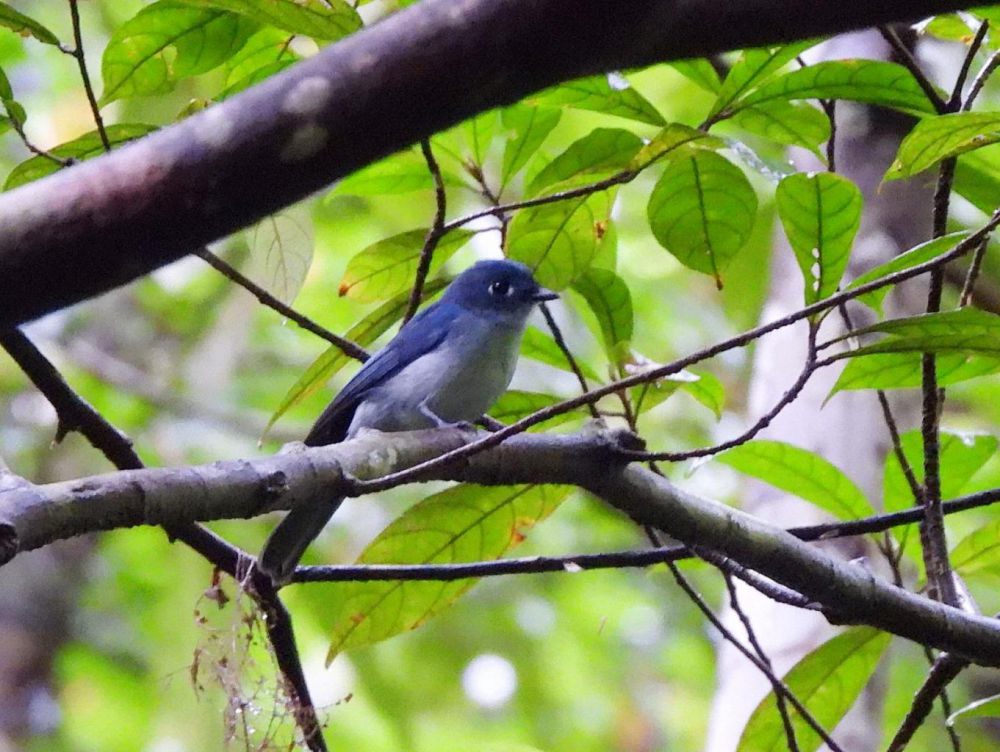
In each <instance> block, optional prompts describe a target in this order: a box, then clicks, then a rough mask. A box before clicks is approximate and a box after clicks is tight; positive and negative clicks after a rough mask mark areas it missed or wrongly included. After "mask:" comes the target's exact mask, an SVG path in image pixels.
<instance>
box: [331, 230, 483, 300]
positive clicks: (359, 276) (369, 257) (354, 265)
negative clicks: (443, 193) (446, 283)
mask: <svg viewBox="0 0 1000 752" xmlns="http://www.w3.org/2000/svg"><path fill="white" fill-rule="evenodd" d="M472 235H473V233H472V232H471V231H469V230H462V229H458V230H453V231H452V232H449V233H448V234H447V235H445V236H444V237H443V238H441V240H440V241H439V242H438V244H437V247H436V248H435V249H434V257H433V259H432V261H431V267H430V271H431V272H432V273H433V272H434V271H436V270H437V269H439V268H440V267H441V265H442V264H443V263H444V262H445V261H447V260H448V259H449V258H451V256H452V255H453V254H454V253H455V251H457V250H458V249H459V248H461V247H462V246H463V245H465V243H466V242H467V241H468V239H469V238H471V237H472ZM426 237H427V230H410V231H409V232H403V233H400V234H399V235H393V236H392V237H389V238H384V239H383V240H379V241H378V242H377V243H372V244H371V245H370V246H368V247H367V248H365V249H364V250H362V251H360V252H359V253H357V254H356V255H355V256H354V257H353V258H351V260H350V261H348V262H347V268H346V269H345V270H344V277H343V279H341V281H340V287H339V288H338V292H339V293H340V295H346V296H347V297H349V298H353V299H354V300H360V301H363V302H371V301H375V300H386V299H387V298H391V297H392V296H393V295H398V294H400V293H403V292H405V291H406V290H408V289H409V287H410V285H411V284H412V283H413V277H414V275H415V274H416V272H417V267H418V266H419V264H420V253H421V251H422V250H423V247H424V241H425V239H426Z"/></svg>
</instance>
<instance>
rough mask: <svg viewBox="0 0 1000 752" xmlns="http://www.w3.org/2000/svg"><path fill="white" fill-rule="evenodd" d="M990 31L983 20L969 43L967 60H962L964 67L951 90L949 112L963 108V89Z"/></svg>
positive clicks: (987, 23) (988, 24)
mask: <svg viewBox="0 0 1000 752" xmlns="http://www.w3.org/2000/svg"><path fill="white" fill-rule="evenodd" d="M989 30H990V22H989V21H988V20H985V19H984V20H983V22H982V23H981V24H979V28H978V29H977V30H976V35H975V36H974V37H973V38H972V42H970V43H969V49H968V51H966V53H965V59H964V60H962V67H961V68H959V70H958V75H957V76H956V77H955V86H954V87H953V88H952V90H951V98H950V99H949V100H948V112H958V111H959V110H960V109H961V108H962V89H964V88H965V81H966V79H967V78H968V77H969V70H970V69H971V68H972V61H973V60H975V59H976V55H977V54H978V53H979V48H980V47H982V46H983V40H985V39H986V33H987V32H988V31H989Z"/></svg>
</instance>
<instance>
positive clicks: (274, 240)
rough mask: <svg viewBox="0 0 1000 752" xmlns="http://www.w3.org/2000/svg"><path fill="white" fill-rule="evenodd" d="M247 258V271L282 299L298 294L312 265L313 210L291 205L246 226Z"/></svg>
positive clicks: (251, 276)
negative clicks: (251, 225) (248, 226)
mask: <svg viewBox="0 0 1000 752" xmlns="http://www.w3.org/2000/svg"><path fill="white" fill-rule="evenodd" d="M246 237H247V245H248V246H249V248H250V258H249V262H248V264H247V269H246V275H247V276H248V277H250V279H252V280H253V281H254V282H256V283H257V284H258V285H260V286H261V287H263V288H264V289H265V290H267V291H268V292H269V293H271V294H272V295H274V296H275V297H276V298H278V300H280V301H282V302H283V303H291V302H292V301H293V300H295V296H296V295H298V294H299V290H301V289H302V285H303V283H304V282H305V281H306V275H308V274H309V267H310V266H312V259H313V250H314V246H315V237H314V231H313V220H312V212H311V211H310V209H309V208H308V207H307V206H304V205H301V204H299V205H296V206H290V207H288V208H286V209H284V210H283V211H281V212H279V213H278V214H273V215H271V216H270V217H265V218H264V219H262V220H261V221H260V222H258V223H257V224H256V225H254V226H253V227H252V228H250V229H249V230H247V232H246Z"/></svg>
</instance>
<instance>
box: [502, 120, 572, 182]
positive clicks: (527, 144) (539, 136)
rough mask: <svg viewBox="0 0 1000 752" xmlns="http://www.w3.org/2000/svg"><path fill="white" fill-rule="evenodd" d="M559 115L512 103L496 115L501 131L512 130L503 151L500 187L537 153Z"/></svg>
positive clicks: (554, 125) (557, 121)
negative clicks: (501, 124)
mask: <svg viewBox="0 0 1000 752" xmlns="http://www.w3.org/2000/svg"><path fill="white" fill-rule="evenodd" d="M561 115H562V112H561V111H560V110H558V109H554V108H551V107H529V106H527V105H523V104H515V105H513V106H511V107H507V108H505V109H504V110H503V112H502V113H501V114H500V119H501V121H502V122H503V126H504V128H506V129H507V130H508V131H512V132H513V135H512V136H511V137H510V138H508V139H507V143H506V146H505V147H504V151H503V166H502V169H501V172H500V188H501V190H503V188H504V186H506V185H507V181H508V180H510V178H512V177H513V176H514V175H516V174H517V173H518V172H519V171H520V170H521V168H522V167H524V166H525V165H526V164H527V163H528V160H529V159H531V157H532V156H534V154H535V153H536V152H537V151H538V148H539V147H540V146H541V145H542V142H543V141H545V139H546V137H547V136H548V135H549V133H551V132H552V129H553V128H555V127H556V125H557V124H558V123H559V118H560V116H561Z"/></svg>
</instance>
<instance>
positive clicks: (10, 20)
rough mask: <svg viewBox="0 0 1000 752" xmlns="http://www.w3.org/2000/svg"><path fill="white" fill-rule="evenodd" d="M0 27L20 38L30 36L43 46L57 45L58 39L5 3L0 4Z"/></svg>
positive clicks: (33, 20)
mask: <svg viewBox="0 0 1000 752" xmlns="http://www.w3.org/2000/svg"><path fill="white" fill-rule="evenodd" d="M0 26H6V27H7V28H8V29H11V30H12V31H16V32H17V33H18V34H20V35H22V36H30V37H34V38H35V39H37V40H38V41H39V42H42V43H44V44H54V45H58V44H59V37H57V36H56V35H55V34H53V33H52V32H51V31H49V30H48V29H47V28H45V26H43V25H42V24H40V23H38V21H36V20H35V19H33V18H30V17H29V16H26V15H24V14H23V13H20V12H18V11H16V10H14V9H13V8H11V7H10V6H9V5H8V4H7V3H0Z"/></svg>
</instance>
